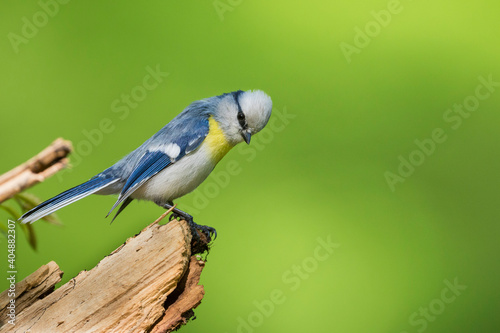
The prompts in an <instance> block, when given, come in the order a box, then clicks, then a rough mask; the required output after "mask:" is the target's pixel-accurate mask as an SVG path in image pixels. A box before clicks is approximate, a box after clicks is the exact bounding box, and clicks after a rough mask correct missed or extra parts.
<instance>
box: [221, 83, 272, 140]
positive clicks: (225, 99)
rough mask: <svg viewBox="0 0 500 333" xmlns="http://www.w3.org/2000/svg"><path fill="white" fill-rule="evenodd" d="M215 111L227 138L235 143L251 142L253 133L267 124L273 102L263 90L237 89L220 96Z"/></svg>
mask: <svg viewBox="0 0 500 333" xmlns="http://www.w3.org/2000/svg"><path fill="white" fill-rule="evenodd" d="M220 98H221V101H220V103H219V104H218V105H217V108H216V110H215V112H214V118H215V120H217V122H218V123H219V126H220V127H221V129H222V131H223V132H224V135H225V136H226V139H227V140H228V141H229V142H230V143H231V144H233V145H236V144H238V143H240V142H243V141H245V142H246V143H248V144H249V143H250V139H251V137H252V135H254V134H255V133H257V132H259V131H260V130H262V129H263V128H264V126H266V124H267V122H268V121H269V117H270V116H271V110H272V109H273V102H272V101H271V98H270V97H269V96H268V95H266V93H265V92H263V91H261V90H248V91H241V90H238V91H235V92H232V93H229V94H224V95H222V96H220Z"/></svg>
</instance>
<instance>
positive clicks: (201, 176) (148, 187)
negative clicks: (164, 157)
mask: <svg viewBox="0 0 500 333" xmlns="http://www.w3.org/2000/svg"><path fill="white" fill-rule="evenodd" d="M215 164H216V163H215V161H213V159H212V158H211V155H210V153H209V152H208V151H207V148H206V146H205V145H204V144H202V145H201V146H200V147H199V148H198V149H197V150H196V151H194V152H192V153H191V154H189V155H186V156H184V157H183V158H181V159H180V160H179V161H178V162H175V163H173V164H172V165H170V166H168V167H167V168H165V169H163V170H162V171H160V172H159V173H157V174H156V175H155V176H153V177H152V178H151V179H150V180H148V181H147V182H146V183H144V185H142V186H141V187H139V188H138V189H137V190H136V191H135V192H134V193H132V195H131V197H132V198H134V199H139V200H151V201H156V202H158V201H161V202H166V201H172V200H174V199H177V198H179V197H182V196H183V195H186V194H188V193H189V192H191V191H193V190H194V189H195V188H197V187H198V186H199V185H200V184H201V183H202V182H203V181H204V180H205V179H206V178H207V177H208V175H209V174H210V172H212V170H213V169H214V167H215Z"/></svg>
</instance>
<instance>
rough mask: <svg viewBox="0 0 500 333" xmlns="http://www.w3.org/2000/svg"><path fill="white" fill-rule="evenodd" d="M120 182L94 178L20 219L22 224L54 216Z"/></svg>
mask: <svg viewBox="0 0 500 333" xmlns="http://www.w3.org/2000/svg"><path fill="white" fill-rule="evenodd" d="M116 181H118V179H117V178H105V177H94V178H92V179H90V180H89V181H87V182H85V183H83V184H80V185H78V186H75V187H73V188H70V189H69V190H67V191H64V192H62V193H61V194H58V195H56V196H55V197H53V198H51V199H49V200H47V201H44V202H42V203H41V204H39V205H38V206H36V207H35V208H33V209H31V210H30V211H28V212H26V213H24V214H23V216H21V217H20V218H19V221H20V222H22V223H33V222H35V221H37V220H39V219H41V218H43V217H44V216H47V215H49V214H52V213H53V212H55V211H56V210H58V209H60V208H62V207H64V206H67V205H69V204H70V203H73V202H75V201H77V200H80V199H82V198H85V197H86V196H89V195H91V194H93V193H95V192H97V191H99V190H101V189H103V188H105V187H106V186H108V185H111V184H112V183H114V182H116Z"/></svg>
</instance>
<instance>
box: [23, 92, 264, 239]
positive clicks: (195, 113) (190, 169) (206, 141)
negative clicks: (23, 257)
mask: <svg viewBox="0 0 500 333" xmlns="http://www.w3.org/2000/svg"><path fill="white" fill-rule="evenodd" d="M272 105H273V104H272V100H271V98H270V97H269V96H268V95H267V94H266V93H265V92H263V91H261V90H247V91H242V90H237V91H233V92H230V93H224V94H222V95H218V96H214V97H210V98H205V99H201V100H198V101H195V102H193V103H191V104H190V105H188V106H187V107H186V108H185V109H184V110H183V111H182V112H181V113H179V114H178V115H177V116H176V117H175V118H173V119H172V120H171V121H170V122H169V123H167V124H166V125H165V126H164V127H163V128H162V129H160V130H159V131H158V132H157V133H156V134H154V135H153V136H152V137H151V138H149V139H148V140H146V141H145V142H144V143H143V144H142V145H140V146H139V147H138V148H137V149H135V150H133V151H132V152H131V153H129V154H128V155H126V156H125V157H123V158H122V159H121V160H119V161H118V162H116V163H115V164H114V165H112V166H111V167H109V168H107V169H105V170H104V171H102V172H100V173H98V174H97V175H95V176H94V177H92V178H91V179H90V180H88V181H86V182H84V183H82V184H80V185H77V186H75V187H72V188H70V189H69V190H66V191H64V192H62V193H60V194H58V195H56V196H55V197H53V198H51V199H48V200H46V201H44V202H42V203H40V204H39V205H38V206H36V207H34V208H33V209H31V210H29V211H28V212H26V213H24V214H23V215H22V216H21V217H20V218H19V222H21V223H33V222H35V221H37V220H39V219H41V218H43V217H44V216H47V215H49V214H51V213H53V212H55V211H57V210H59V209H60V208H62V207H65V206H67V205H69V204H71V203H73V202H75V201H78V200H80V199H82V198H85V197H87V196H89V195H91V194H100V195H116V194H118V199H117V200H116V202H115V204H114V205H113V206H112V207H111V210H110V211H109V213H108V215H106V217H107V216H109V215H110V214H111V212H113V210H115V209H116V207H118V205H120V204H121V206H120V207H119V208H118V210H117V211H116V214H115V216H114V217H113V219H112V221H111V222H113V221H114V220H115V219H116V217H117V216H118V215H119V214H120V213H121V212H122V211H123V210H124V209H125V208H126V207H127V206H128V205H129V204H130V203H131V202H132V201H133V200H147V201H152V202H154V203H155V204H157V205H159V206H160V207H163V208H165V209H171V211H172V215H171V219H172V218H183V219H184V220H186V221H187V222H188V224H189V226H190V228H191V231H192V233H193V237H195V235H196V236H197V235H198V233H197V232H195V231H196V230H200V231H202V232H203V233H204V234H205V235H206V236H207V239H208V240H209V241H210V240H211V237H212V236H214V239H215V237H216V236H217V232H216V230H215V229H214V228H212V227H209V226H205V225H198V224H196V223H195V222H194V220H193V217H192V216H191V215H189V214H188V213H186V212H184V211H182V210H180V209H178V208H177V207H176V206H174V203H173V201H174V200H175V199H178V198H180V197H182V196H184V195H186V194H188V193H190V192H191V191H193V190H194V189H196V188H197V187H198V186H199V185H200V184H201V183H202V182H203V181H204V180H205V179H206V178H207V177H208V175H209V174H210V173H211V172H212V170H213V169H214V168H215V166H216V165H217V163H218V162H219V161H220V160H221V159H222V158H223V157H224V156H225V155H226V154H227V153H228V152H229V151H230V150H231V149H232V148H233V147H234V146H236V145H237V144H239V143H242V142H245V143H247V144H250V140H251V138H252V136H253V135H255V134H256V133H258V132H260V131H261V130H262V129H263V128H264V127H265V126H266V124H267V123H268V121H269V118H270V116H271V112H272Z"/></svg>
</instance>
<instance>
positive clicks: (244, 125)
mask: <svg viewBox="0 0 500 333" xmlns="http://www.w3.org/2000/svg"><path fill="white" fill-rule="evenodd" d="M237 118H238V122H239V123H240V126H241V128H243V129H246V128H247V121H246V119H245V114H244V113H243V112H242V111H239V112H238V116H237Z"/></svg>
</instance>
